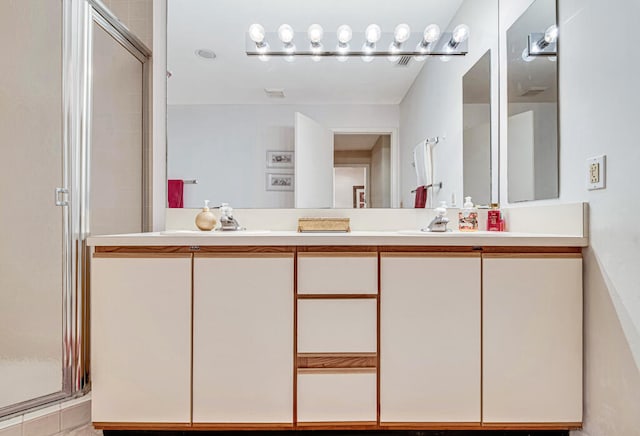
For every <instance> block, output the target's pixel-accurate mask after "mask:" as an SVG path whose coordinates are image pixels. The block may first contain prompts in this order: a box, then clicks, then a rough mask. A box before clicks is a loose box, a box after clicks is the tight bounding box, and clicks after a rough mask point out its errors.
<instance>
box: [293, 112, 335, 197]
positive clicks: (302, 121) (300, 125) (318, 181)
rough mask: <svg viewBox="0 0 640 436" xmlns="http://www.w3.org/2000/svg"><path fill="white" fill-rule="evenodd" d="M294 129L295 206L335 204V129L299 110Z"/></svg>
mask: <svg viewBox="0 0 640 436" xmlns="http://www.w3.org/2000/svg"><path fill="white" fill-rule="evenodd" d="M294 129H295V160H296V165H295V168H296V176H295V199H296V203H295V204H296V207H306V208H324V207H332V206H333V133H332V132H331V131H330V130H329V129H327V128H326V127H324V126H323V125H322V124H320V123H318V122H317V121H315V120H313V119H311V118H309V117H308V116H306V115H303V114H301V113H299V112H296V114H295V123H294Z"/></svg>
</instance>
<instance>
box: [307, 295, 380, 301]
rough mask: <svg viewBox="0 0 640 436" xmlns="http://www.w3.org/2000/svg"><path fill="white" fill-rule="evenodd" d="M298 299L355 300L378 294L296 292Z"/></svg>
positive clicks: (375, 296)
mask: <svg viewBox="0 0 640 436" xmlns="http://www.w3.org/2000/svg"><path fill="white" fill-rule="evenodd" d="M297 298H298V300H357V299H373V298H378V294H298V295H297Z"/></svg>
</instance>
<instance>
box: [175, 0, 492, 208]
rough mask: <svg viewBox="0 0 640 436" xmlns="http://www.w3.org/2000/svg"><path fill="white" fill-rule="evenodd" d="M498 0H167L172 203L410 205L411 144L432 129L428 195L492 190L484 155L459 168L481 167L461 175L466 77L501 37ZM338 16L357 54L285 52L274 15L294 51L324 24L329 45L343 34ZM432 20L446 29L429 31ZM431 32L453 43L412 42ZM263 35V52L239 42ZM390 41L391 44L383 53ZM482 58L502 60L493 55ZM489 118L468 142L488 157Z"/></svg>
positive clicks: (454, 196) (457, 197)
mask: <svg viewBox="0 0 640 436" xmlns="http://www.w3.org/2000/svg"><path fill="white" fill-rule="evenodd" d="M497 3H498V1H497V0H465V1H462V0H455V1H450V2H441V1H436V0H427V1H425V0H402V1H397V2H393V3H391V2H389V3H388V4H375V5H374V4H372V3H371V2H367V1H366V0H353V1H349V2H341V1H337V0H328V1H323V2H321V3H316V4H310V5H306V6H305V8H304V11H302V10H300V8H299V5H297V4H296V3H295V2H294V0H274V1H270V2H261V1H258V0H242V1H238V0H220V1H216V2H211V1H207V0H188V1H187V0H169V2H168V20H167V21H168V24H167V26H168V31H167V35H168V37H167V38H168V41H167V50H168V53H167V55H168V70H169V76H170V77H169V78H168V81H167V86H168V102H167V103H168V109H167V117H168V120H167V137H168V152H167V154H168V161H167V162H168V163H167V167H168V168H167V176H168V179H169V199H168V200H169V201H168V203H169V207H190V208H196V207H201V206H202V203H203V202H204V200H205V199H207V200H210V201H211V203H212V204H214V205H215V204H220V203H223V202H226V203H230V204H231V205H232V206H233V207H236V208H291V207H308V208H311V207H312V208H327V207H338V208H381V207H414V206H415V205H416V202H415V190H416V188H417V187H418V186H420V181H421V179H420V178H419V177H417V173H416V168H415V166H414V164H415V162H414V148H415V147H416V145H417V144H420V143H424V141H425V140H426V139H427V138H433V137H438V138H440V141H439V144H438V146H437V147H435V148H433V149H432V150H431V153H432V156H431V167H430V168H429V170H430V180H432V181H433V185H434V186H433V187H429V188H428V190H427V196H428V201H427V202H426V203H425V204H426V206H427V207H429V206H430V205H434V204H437V203H435V202H436V201H441V200H445V201H447V202H448V203H449V204H450V205H453V206H456V205H459V203H460V201H461V199H462V197H463V195H465V194H467V195H475V194H473V193H472V194H469V193H467V192H465V191H466V190H467V189H471V188H470V187H471V186H472V185H476V184H477V185H483V186H487V187H488V189H486V191H487V192H484V193H483V194H482V195H483V196H484V198H487V199H486V201H483V202H486V203H488V202H489V201H490V200H491V198H495V197H492V193H491V179H492V178H497V174H492V173H491V171H490V169H489V170H487V168H486V165H485V163H484V162H480V161H478V160H477V159H475V158H472V157H470V158H469V159H468V161H467V162H466V163H465V164H464V167H466V168H467V169H469V170H471V168H472V167H473V166H480V165H482V168H483V169H482V170H478V171H477V172H476V174H475V176H474V177H476V179H477V183H475V182H474V183H473V184H469V185H468V186H464V185H463V155H464V153H463V129H464V126H463V124H464V122H463V99H464V98H465V97H463V92H462V89H463V77H464V76H465V75H466V74H467V73H468V72H469V71H470V70H471V68H472V67H473V66H474V65H475V64H477V63H478V61H479V59H480V58H482V57H483V55H485V53H487V51H488V50H497V18H498V4H497ZM363 11H367V13H366V14H365V13H363ZM256 23H258V24H260V25H261V26H262V28H263V29H264V32H263V33H261V32H262V30H261V29H260V28H259V27H255V26H254V27H253V28H252V29H253V30H254V32H253V33H250V32H249V29H250V28H251V26H252V24H256ZM345 23H347V24H348V25H349V26H350V28H351V29H352V35H351V39H350V40H349V42H348V44H347V45H348V46H349V50H352V51H353V52H354V55H353V56H347V57H343V56H337V55H335V56H334V55H333V54H331V53H324V52H323V53H324V54H322V55H317V56H316V55H313V56H312V55H311V54H315V52H314V53H311V52H310V53H308V55H306V56H295V57H292V58H290V57H289V56H285V54H286V52H283V50H286V44H287V43H286V42H283V41H284V40H282V39H281V38H280V37H281V36H282V35H279V34H278V30H279V28H280V26H281V25H282V24H288V25H289V26H290V27H291V29H292V30H293V33H292V34H291V35H289V36H292V37H293V40H292V41H291V43H292V44H293V45H295V47H296V50H299V51H302V49H303V48H304V49H305V50H306V48H309V50H312V49H313V47H314V46H313V44H314V41H313V39H317V38H318V35H323V36H322V38H324V39H321V40H320V41H321V42H322V43H324V44H326V45H327V47H325V48H323V50H326V51H327V52H329V51H331V50H333V45H336V47H338V48H339V47H340V46H339V44H340V41H341V39H340V38H341V36H340V35H338V34H337V32H336V30H337V29H338V28H339V27H340V26H341V25H344V24H345ZM372 23H376V24H377V25H378V26H379V27H380V35H379V39H378V40H377V42H376V43H375V44H374V45H375V47H376V48H375V50H380V53H379V55H376V53H374V54H373V55H371V54H367V53H365V52H364V51H363V50H366V46H367V44H368V42H367V41H368V39H367V38H368V37H369V36H368V35H369V33H370V32H368V31H367V28H368V27H370V25H371V24H372ZM312 24H320V25H321V26H322V29H323V33H319V32H318V29H317V28H315V27H313V29H312V30H313V32H312V33H313V35H311V33H308V32H307V30H308V29H309V27H310V26H311V25H312ZM405 24H406V26H404V25H405ZM399 25H403V26H399ZM433 25H437V27H439V28H440V29H441V32H440V35H439V39H437V40H434V39H433V28H434V27H433ZM256 29H257V30H256ZM291 29H289V30H291ZM398 29H400V30H398ZM428 29H429V31H428V32H427V30H428ZM460 29H462V30H460ZM258 30H261V31H260V32H258ZM285 30H287V29H285ZM407 31H408V33H407ZM463 31H464V32H467V33H466V34H465V35H462V36H461V32H462V33H464V32H463ZM398 32H399V33H398ZM402 32H405V33H404V34H403V33H402ZM285 33H286V32H285ZM289 33H291V32H289ZM310 35H311V36H313V39H310V38H311V36H310ZM285 36H286V35H285ZM289 36H287V40H289ZM467 37H468V39H467ZM279 38H280V39H279ZM458 39H460V40H461V42H460V45H458V43H457V42H456V41H457V40H458ZM427 40H429V41H434V42H433V50H434V53H435V50H437V51H438V53H439V54H442V50H448V48H447V47H448V46H449V45H451V47H453V48H452V50H460V51H461V52H460V53H458V52H451V55H448V56H442V55H438V56H429V53H428V51H429V50H431V49H430V48H426V49H425V50H426V53H423V52H420V51H419V50H422V48H421V47H423V46H424V47H430V46H429V44H430V42H429V43H427ZM260 41H265V42H268V44H267V46H268V49H272V50H273V52H272V53H271V56H269V55H268V54H269V53H268V52H266V53H265V54H264V55H263V53H260V54H258V53H254V54H253V55H252V54H248V47H251V46H252V44H253V45H255V47H253V48H252V50H260V47H259V46H260V44H262V43H261V42H260ZM394 44H399V47H400V50H401V51H400V52H399V53H394V52H392V51H393V50H394ZM425 44H426V45H425ZM281 45H282V47H280V46H281ZM329 45H331V47H328V46H329ZM307 46H308V47H307ZM323 47H324V46H323ZM383 50H384V51H383ZM462 50H464V53H465V54H464V55H459V54H462ZM276 51H280V52H281V54H283V55H282V56H274V55H273V54H274V53H275V52H276ZM356 53H357V55H355V54H356ZM325 54H326V55H325ZM486 62H489V63H493V62H497V61H496V60H495V59H493V58H491V56H489V57H488V58H487V61H486ZM481 65H483V66H484V67H486V65H484V63H481ZM478 68H480V66H479V67H478ZM487 71H488V72H489V73H490V74H491V72H492V71H494V72H495V71H497V68H489V69H488V70H487ZM494 80H495V81H496V82H497V78H493V77H490V78H489V80H488V81H487V80H484V81H481V82H480V81H479V82H478V83H477V84H476V85H475V86H476V88H479V87H481V86H485V87H486V89H485V90H479V89H477V91H478V92H481V93H482V94H483V95H485V96H488V100H487V99H485V100H483V103H482V104H488V105H491V102H494V101H497V98H496V96H494V95H493V91H492V88H491V82H492V81H494ZM493 110H497V108H495V105H492V106H491V109H490V111H493ZM493 119H497V117H493V118H490V119H489V120H488V121H487V123H488V125H489V131H490V135H489V140H488V141H484V142H483V143H482V145H480V144H479V143H478V144H476V147H484V150H483V151H482V152H480V151H479V150H477V151H478V153H479V154H482V155H483V158H485V157H489V158H490V159H491V158H492V156H493V155H492V153H495V152H496V151H495V150H492V147H491V143H492V141H491V138H493V137H497V125H496V123H495V122H494V121H492V120H493ZM467 154H468V153H467ZM465 171H466V170H465ZM465 174H466V173H465ZM470 174H471V173H470ZM465 177H467V176H465ZM469 177H471V176H469ZM481 177H482V178H483V180H480V178H481ZM194 182H196V183H194ZM478 195H480V194H478ZM474 200H475V199H474ZM477 201H480V199H479V200H477ZM456 202H458V204H456ZM423 207H424V206H423Z"/></svg>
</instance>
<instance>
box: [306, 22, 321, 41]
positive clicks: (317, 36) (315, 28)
mask: <svg viewBox="0 0 640 436" xmlns="http://www.w3.org/2000/svg"><path fill="white" fill-rule="evenodd" d="M323 35H324V30H322V26H321V25H319V24H312V25H311V26H309V29H308V30H307V36H308V37H309V41H311V42H313V43H315V44H317V43H319V42H320V41H321V40H322V36H323Z"/></svg>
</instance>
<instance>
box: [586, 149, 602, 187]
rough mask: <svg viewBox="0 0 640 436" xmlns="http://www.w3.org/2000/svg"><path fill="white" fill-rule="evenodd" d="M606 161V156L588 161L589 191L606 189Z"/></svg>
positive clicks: (591, 158)
mask: <svg viewBox="0 0 640 436" xmlns="http://www.w3.org/2000/svg"><path fill="white" fill-rule="evenodd" d="M606 161H607V160H606V156H605V155H604V154H603V155H601V156H595V157H590V158H588V159H587V189H588V190H589V191H593V190H595V189H604V188H605V175H606Z"/></svg>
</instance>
